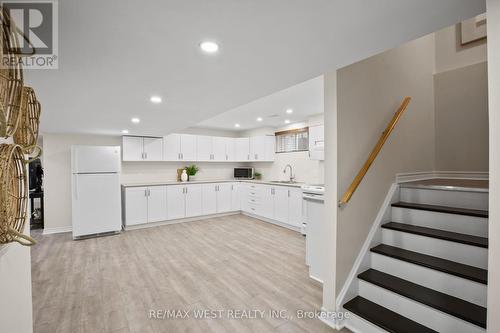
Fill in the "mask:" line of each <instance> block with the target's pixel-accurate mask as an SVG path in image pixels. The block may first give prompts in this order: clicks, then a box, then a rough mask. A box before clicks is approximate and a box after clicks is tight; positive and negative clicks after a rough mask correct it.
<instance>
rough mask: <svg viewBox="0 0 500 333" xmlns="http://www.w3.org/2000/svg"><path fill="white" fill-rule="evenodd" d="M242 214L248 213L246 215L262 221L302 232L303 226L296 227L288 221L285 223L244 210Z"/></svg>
mask: <svg viewBox="0 0 500 333" xmlns="http://www.w3.org/2000/svg"><path fill="white" fill-rule="evenodd" d="M241 214H243V215H246V216H250V217H253V218H256V219H257V220H261V221H264V222H268V223H272V224H276V225H277V226H280V227H283V228H287V229H290V230H293V231H296V232H301V227H296V226H293V225H290V224H286V223H283V222H279V221H276V220H271V219H268V218H266V217H263V216H259V215H255V214H252V213H247V212H244V211H242V212H241Z"/></svg>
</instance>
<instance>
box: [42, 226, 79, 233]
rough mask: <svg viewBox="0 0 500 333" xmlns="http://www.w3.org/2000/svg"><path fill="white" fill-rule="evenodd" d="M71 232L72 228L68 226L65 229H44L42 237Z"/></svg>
mask: <svg viewBox="0 0 500 333" xmlns="http://www.w3.org/2000/svg"><path fill="white" fill-rule="evenodd" d="M72 231H73V226H71V225H69V226H65V227H55V228H44V229H43V234H44V235H51V234H61V233H64V232H72Z"/></svg>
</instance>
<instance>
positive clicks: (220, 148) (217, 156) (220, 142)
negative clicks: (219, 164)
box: [212, 136, 230, 161]
mask: <svg viewBox="0 0 500 333" xmlns="http://www.w3.org/2000/svg"><path fill="white" fill-rule="evenodd" d="M212 139H213V140H212V160H213V161H227V160H228V156H227V153H226V142H227V141H228V140H227V139H230V138H223V137H218V136H214V137H213V138H212Z"/></svg>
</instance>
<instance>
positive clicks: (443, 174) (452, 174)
mask: <svg viewBox="0 0 500 333" xmlns="http://www.w3.org/2000/svg"><path fill="white" fill-rule="evenodd" d="M433 178H451V179H485V180H486V179H489V172H482V171H424V172H410V173H398V174H397V175H396V183H406V182H413V181H417V180H424V179H433Z"/></svg>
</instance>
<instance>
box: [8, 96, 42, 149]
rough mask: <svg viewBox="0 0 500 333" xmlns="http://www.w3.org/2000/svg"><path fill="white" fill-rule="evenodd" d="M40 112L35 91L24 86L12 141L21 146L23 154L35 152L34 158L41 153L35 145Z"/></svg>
mask: <svg viewBox="0 0 500 333" xmlns="http://www.w3.org/2000/svg"><path fill="white" fill-rule="evenodd" d="M40 112H41V106H40V103H39V102H38V101H37V99H36V95H35V91H34V90H33V89H32V88H30V87H24V88H23V94H22V98H21V108H20V110H19V125H18V126H17V130H16V132H15V133H14V142H15V143H17V144H18V145H20V146H22V147H23V150H24V153H25V154H34V153H35V152H36V153H37V154H36V156H35V158H36V157H39V156H40V154H41V149H40V147H38V146H37V140H38V127H39V125H40Z"/></svg>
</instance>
